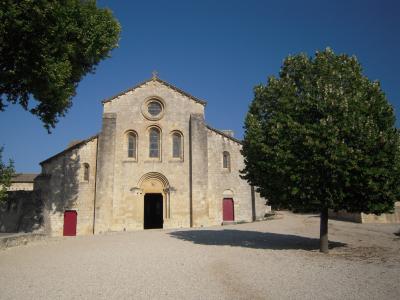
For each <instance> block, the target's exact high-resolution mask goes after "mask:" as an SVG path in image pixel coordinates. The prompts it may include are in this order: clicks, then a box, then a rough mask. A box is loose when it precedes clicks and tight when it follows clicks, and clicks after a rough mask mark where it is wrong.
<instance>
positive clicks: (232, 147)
mask: <svg viewBox="0 0 400 300" xmlns="http://www.w3.org/2000/svg"><path fill="white" fill-rule="evenodd" d="M240 149H241V144H239V143H238V142H235V141H233V140H231V139H229V138H227V137H224V136H223V135H221V134H219V133H217V132H215V131H212V130H210V129H209V130H208V184H209V188H208V198H209V201H210V218H211V223H213V224H221V223H222V200H223V198H224V197H226V198H231V196H232V198H233V200H234V214H235V221H247V222H250V221H252V219H253V216H252V191H251V186H250V185H249V184H248V183H247V182H246V181H245V180H243V179H241V178H240V176H239V174H240V173H239V171H240V170H242V169H243V168H244V160H243V156H242V154H241V153H240ZM224 151H227V152H229V154H230V170H229V169H224V168H223V152H224ZM254 196H255V199H254V200H255V213H256V216H255V217H256V218H257V219H258V218H262V217H263V216H264V213H265V209H266V206H265V199H263V198H261V197H260V196H259V194H258V193H255V195H254Z"/></svg>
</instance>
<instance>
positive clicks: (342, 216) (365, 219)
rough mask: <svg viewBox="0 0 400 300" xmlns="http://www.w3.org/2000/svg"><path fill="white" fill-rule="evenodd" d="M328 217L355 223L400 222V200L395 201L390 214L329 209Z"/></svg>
mask: <svg viewBox="0 0 400 300" xmlns="http://www.w3.org/2000/svg"><path fill="white" fill-rule="evenodd" d="M329 218H331V219H337V220H342V221H349V222H356V223H382V224H387V223H400V201H399V202H396V203H395V211H394V213H392V214H381V215H379V216H378V215H375V214H364V213H349V212H347V211H345V210H340V211H338V212H334V211H333V210H329Z"/></svg>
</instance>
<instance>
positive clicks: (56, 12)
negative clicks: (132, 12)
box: [0, 0, 120, 130]
mask: <svg viewBox="0 0 400 300" xmlns="http://www.w3.org/2000/svg"><path fill="white" fill-rule="evenodd" d="M119 33H120V25H119V23H118V22H117V21H116V20H115V19H114V17H113V16H112V13H111V12H110V11H109V10H108V9H100V8H97V6H96V1H95V0H69V1H56V0H53V1H45V0H37V1H31V0H18V1H15V0H2V1H0V111H4V110H5V107H6V106H7V103H12V104H16V103H18V104H20V105H21V106H22V107H23V108H24V109H26V110H29V111H30V112H31V113H32V114H34V115H36V116H38V117H39V118H40V120H41V121H42V122H43V124H44V126H45V127H46V128H47V130H49V129H50V128H54V126H55V124H56V123H57V121H58V118H59V117H61V116H64V115H65V113H66V112H67V111H68V109H69V108H70V107H71V105H72V98H73V96H74V95H75V91H76V88H77V85H78V83H79V82H80V80H81V79H82V77H83V76H84V75H85V74H87V73H88V72H93V71H94V70H95V66H96V65H97V64H98V63H99V62H100V61H101V60H102V59H104V58H106V57H107V56H108V55H109V53H110V51H111V50H112V49H113V48H115V47H116V46H117V44H118V39H119Z"/></svg>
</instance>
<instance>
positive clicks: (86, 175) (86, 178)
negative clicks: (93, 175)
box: [83, 163, 90, 181]
mask: <svg viewBox="0 0 400 300" xmlns="http://www.w3.org/2000/svg"><path fill="white" fill-rule="evenodd" d="M89 172H90V167H89V164H87V163H84V164H83V180H84V181H89Z"/></svg>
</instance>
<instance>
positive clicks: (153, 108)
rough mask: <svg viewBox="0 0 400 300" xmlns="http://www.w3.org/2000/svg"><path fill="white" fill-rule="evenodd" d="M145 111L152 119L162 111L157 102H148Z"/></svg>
mask: <svg viewBox="0 0 400 300" xmlns="http://www.w3.org/2000/svg"><path fill="white" fill-rule="evenodd" d="M147 111H148V112H149V114H150V115H151V116H153V117H156V116H158V115H159V114H160V113H161V111H162V106H161V103H160V102H158V101H150V102H149V104H148V105H147Z"/></svg>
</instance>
